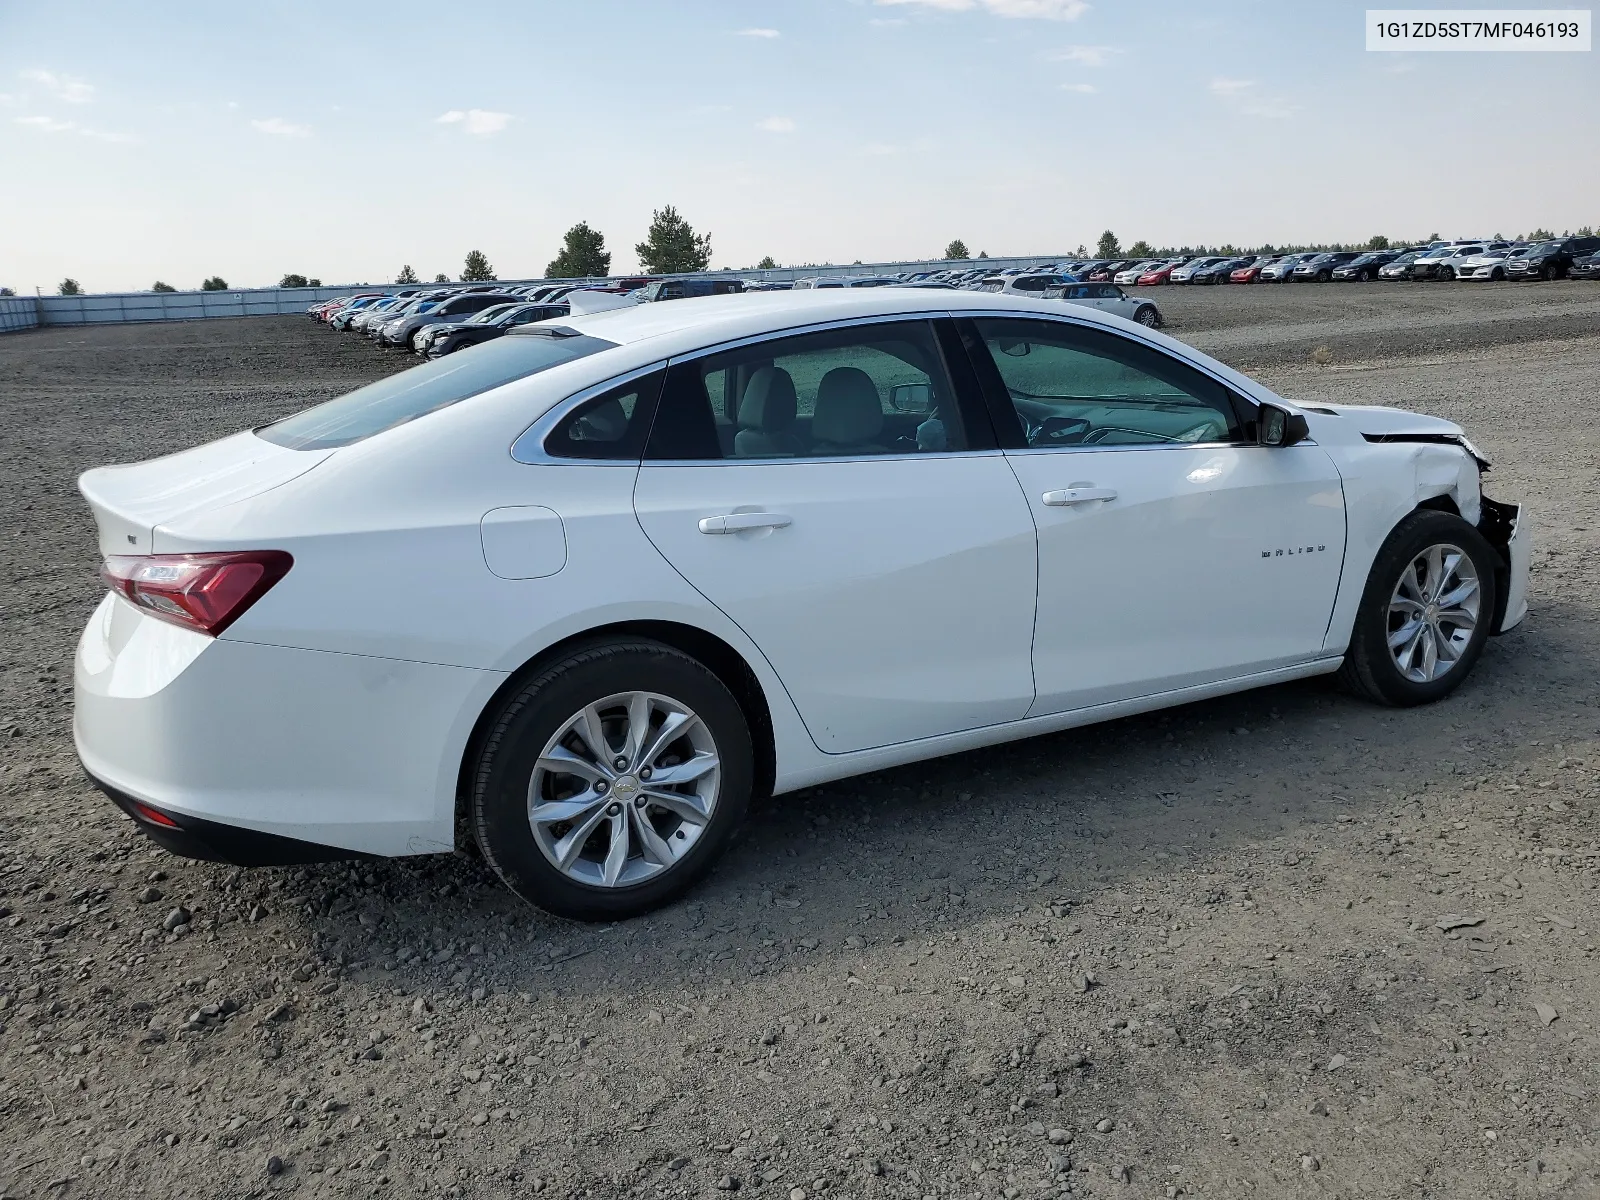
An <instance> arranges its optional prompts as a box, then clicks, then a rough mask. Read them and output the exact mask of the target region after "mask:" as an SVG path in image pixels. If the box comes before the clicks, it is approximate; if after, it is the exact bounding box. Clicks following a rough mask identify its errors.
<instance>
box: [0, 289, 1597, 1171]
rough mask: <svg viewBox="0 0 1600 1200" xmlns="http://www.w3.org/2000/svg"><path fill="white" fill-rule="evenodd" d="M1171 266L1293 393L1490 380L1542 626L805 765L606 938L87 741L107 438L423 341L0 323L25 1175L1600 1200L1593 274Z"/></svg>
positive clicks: (192, 417) (299, 331) (295, 403)
mask: <svg viewBox="0 0 1600 1200" xmlns="http://www.w3.org/2000/svg"><path fill="white" fill-rule="evenodd" d="M1159 299H1160V301H1161V302H1162V304H1163V305H1164V306H1165V307H1166V309H1167V311H1168V314H1169V317H1170V319H1171V330H1170V331H1171V332H1172V333H1173V334H1174V335H1175V336H1180V337H1185V338H1189V339H1192V340H1193V341H1194V342H1195V343H1196V344H1197V345H1200V346H1202V347H1204V348H1206V349H1208V350H1211V351H1213V352H1215V353H1218V354H1219V355H1220V356H1221V357H1223V358H1224V359H1227V360H1228V361H1230V362H1232V363H1235V364H1236V365H1239V366H1243V367H1249V368H1256V369H1259V371H1260V373H1261V375H1262V377H1263V378H1264V379H1266V380H1267V381H1268V382H1269V383H1270V384H1272V385H1273V386H1274V387H1276V388H1278V389H1279V390H1281V391H1283V392H1284V393H1285V394H1287V395H1289V396H1293V397H1297V398H1302V399H1316V400H1322V401H1333V402H1355V403H1367V402H1390V403H1396V404H1400V405H1403V406H1407V407H1414V408H1418V409H1421V410H1424V411H1428V412H1435V413H1438V414H1440V415H1442V416H1446V417H1450V418H1453V419H1457V420H1460V421H1462V422H1464V423H1465V424H1466V425H1467V426H1468V427H1469V428H1470V430H1471V431H1472V434H1473V436H1474V438H1475V439H1476V440H1478V441H1479V442H1480V444H1481V445H1482V446H1483V448H1484V449H1485V450H1486V452H1487V453H1488V454H1489V456H1490V457H1491V458H1493V459H1494V460H1495V463H1496V465H1495V470H1494V473H1493V474H1492V476H1491V477H1490V480H1489V483H1490V485H1491V487H1490V491H1491V493H1492V494H1495V495H1498V496H1500V497H1503V498H1508V499H1521V500H1524V501H1526V502H1528V503H1529V504H1530V505H1531V507H1532V511H1533V513H1534V514H1535V516H1534V519H1535V521H1536V526H1535V528H1536V530H1537V537H1538V550H1537V552H1536V555H1535V566H1534V572H1535V575H1534V588H1533V595H1532V598H1531V599H1532V604H1533V611H1532V615H1531V616H1530V617H1529V618H1528V620H1527V622H1526V623H1525V625H1524V626H1523V628H1522V629H1520V630H1519V631H1517V632H1515V633H1513V634H1511V635H1509V636H1507V637H1504V638H1500V639H1498V640H1496V641H1495V642H1494V643H1492V644H1491V646H1490V648H1489V650H1488V653H1487V654H1486V655H1485V657H1484V659H1483V661H1482V663H1481V664H1480V666H1479V668H1478V670H1477V672H1476V674H1475V675H1474V676H1473V678H1472V679H1471V680H1470V681H1469V682H1468V684H1467V685H1466V686H1465V687H1464V688H1463V689H1462V690H1461V691H1460V692H1459V693H1457V694H1456V696H1455V697H1454V698H1452V699H1451V700H1449V701H1448V702H1446V703H1444V704H1441V705H1439V706H1436V707H1433V708H1429V709H1425V710H1418V711H1406V712H1394V711H1385V710H1380V709H1377V708H1373V707H1369V706H1367V705H1365V704H1362V703H1359V702H1356V701H1354V700H1351V699H1348V698H1345V697H1343V696H1341V695H1339V694H1337V693H1334V692H1332V691H1330V690H1329V689H1328V688H1327V687H1325V686H1323V685H1322V684H1320V683H1315V682H1313V683H1307V684H1303V685H1294V686H1287V687H1281V688H1276V689H1272V690H1268V691H1261V692H1256V693H1252V694H1249V695H1244V696H1239V697H1234V698H1231V699H1227V700H1221V701H1216V702H1212V703H1207V704H1202V705H1196V706H1193V707H1189V708H1184V709H1179V710H1173V711H1169V712H1167V713H1163V714H1157V715H1152V716H1148V717H1142V718H1137V719H1132V720H1125V721H1120V722H1117V723H1115V724H1111V725H1105V726H1100V727H1098V728H1093V729H1088V730H1081V731H1077V732H1073V733H1066V734H1061V735H1058V736H1053V737H1047V738H1041V739H1037V740H1034V741H1030V742H1025V743H1021V744H1018V745H1014V746H1010V747H1005V748H1000V749H997V750H991V751H984V752H981V753H974V754H968V755H963V756H960V757H956V758H950V759H945V760H941V761H938V762H934V763H928V764H924V765H921V766H917V767H910V768H905V769H902V770H898V771H893V772H889V773H886V774H881V775H876V776H872V777H870V778H866V779H861V780H856V781H852V782H847V783H842V784H837V785H832V786H828V787H823V788H817V789H813V790H811V791H808V792H805V793H802V794H799V795H795V796H787V797H781V798H779V799H778V800H776V801H774V802H772V803H771V804H769V805H767V806H765V807H764V808H763V809H762V810H761V811H759V812H757V813H756V814H755V815H754V816H753V817H752V819H751V821H750V823H749V826H748V830H747V833H746V835H745V837H744V838H743V840H742V841H741V842H740V844H739V845H738V846H737V847H736V848H735V850H734V852H733V853H732V854H731V856H730V858H729V860H728V861H727V862H726V864H725V866H723V867H722V868H721V869H719V871H718V872H717V873H716V874H715V875H714V876H713V877H712V878H711V880H710V881H709V883H708V884H707V885H706V886H705V887H703V888H702V889H701V890H700V891H698V892H697V893H696V894H695V895H694V896H693V897H692V898H691V899H690V901H689V902H687V903H684V904H682V905H679V906H677V907H675V908H673V909H671V910H670V911H666V912H663V913H660V914H657V915H655V916H653V917H650V918H648V919H644V920H639V921H634V922H631V923H628V924H624V925H619V926H611V927H586V926H575V925H569V924H564V923H561V922H558V921H555V920H552V919H549V918H546V917H544V916H542V915H541V914H539V913H537V912H534V911H531V910H529V909H527V908H524V907H521V906H520V905H518V904H516V903H513V902H511V901H510V900H509V899H508V898H507V897H506V895H505V894H504V893H503V892H502V891H501V890H500V889H499V888H498V887H497V886H496V885H495V884H494V883H493V882H492V880H491V879H490V878H488V876H487V875H486V874H485V872H484V871H483V870H481V869H480V868H479V867H478V866H477V865H476V864H475V862H474V861H473V860H471V859H469V858H466V857H457V858H454V859H444V860H426V861H410V862H392V863H378V864H371V865H362V866H359V867H355V868H351V867H350V866H328V867H317V868H308V869H284V870H259V871H250V872H242V871H238V870H233V869H229V868H226V867H219V866H214V865H208V864H203V863H194V862H188V861H184V860H179V859H174V858H172V857H170V856H167V855H165V854H163V853H161V852H159V851H157V850H155V849H154V848H153V847H152V846H151V845H150V844H149V843H147V842H146V841H145V840H143V839H142V838H140V837H139V836H137V835H135V834H134V833H133V832H132V830H131V827H130V825H129V824H128V822H127V821H125V820H124V819H123V818H122V817H121V816H120V815H119V814H117V813H116V812H115V810H114V809H113V808H112V807H111V806H110V804H109V803H107V802H106V801H104V800H103V799H102V798H100V797H99V796H98V794H97V793H95V792H94V791H92V790H91V789H90V788H89V787H88V786H87V785H86V784H85V782H84V780H83V778H82V776H81V775H80V773H79V771H78V768H77V766H76V762H75V760H74V757H73V752H72V744H71V740H70V732H69V721H70V688H71V655H72V646H73V642H74V640H75V638H76V635H77V632H78V630H79V628H80V627H81V625H82V623H83V621H84V619H85V618H86V616H87V614H88V612H89V611H90V608H91V607H92V605H93V604H94V603H95V601H96V598H97V596H98V594H99V591H100V589H99V587H98V585H97V583H96V580H95V578H94V566H95V551H94V541H93V537H92V532H91V523H90V520H89V517H88V514H87V512H86V511H85V510H84V508H83V506H82V504H81V502H80V501H79V499H78V497H77V495H76V493H75V492H74V490H73V478H74V476H75V474H76V473H77V472H78V471H79V470H81V469H83V468H85V467H87V466H90V465H94V464H99V463H103V462H107V461H113V460H127V459H136V458H142V457H147V456H150V455H154V454H157V453H160V452H163V451H166V450H169V449H173V448H178V447H182V446H186V445H189V444H192V443H195V442H198V441H200V440H202V439H204V438H208V437H211V436H215V435H220V434H223V433H227V432H231V431H232V430H234V429H237V428H240V427H244V426H247V425H250V424H256V423H259V422H261V421H263V420H265V419H268V418H270V417H273V416H276V415H279V414H282V413H284V412H287V411H289V410H291V409H294V408H296V407H299V406H301V405H303V404H305V403H307V402H310V401H314V400H319V399H322V398H325V397H327V396H330V395H333V394H336V393H337V392H338V391H340V390H342V389H345V388H348V387H349V386H351V385H353V384H356V383H358V382H360V381H363V380H366V379H368V378H371V377H373V376H374V375H375V374H378V373H381V372H383V371H386V370H390V369H393V368H394V367H395V366H397V365H399V360H397V359H392V358H383V357H381V356H380V355H379V352H377V351H375V350H372V349H371V348H369V347H368V346H367V345H365V344H359V345H358V344H355V343H354V342H353V341H352V340H351V339H349V338H344V337H339V336H337V335H334V334H331V333H328V332H327V331H325V330H323V329H321V328H318V327H314V326H312V325H311V324H310V323H309V322H307V321H304V320H298V319H291V318H283V319H276V318H273V319H266V318H259V319H255V320H250V321H241V322H227V321H216V322H207V323H196V324H186V325H169V326H157V327H144V328H106V329H93V330H72V329H54V330H44V331H40V332H35V333H24V334H13V335H7V336H6V337H5V338H4V339H0V406H3V408H0V412H3V418H4V422H5V429H6V436H5V437H4V439H3V440H0V488H3V489H4V492H3V496H4V507H3V511H4V514H5V519H6V525H7V526H8V528H6V529H5V530H4V533H5V536H4V538H3V539H0V626H3V632H4V637H3V642H0V746H3V747H4V755H3V761H0V804H3V813H4V817H5V820H4V822H3V824H0V1196H3V1197H31V1198H41V1200H42V1198H46V1197H56V1196H76V1195H82V1196H128V1195H136V1196H158V1197H163V1198H166V1197H175V1196H176V1197H189V1196H207V1197H210V1196H261V1195H268V1194H272V1193H281V1194H284V1195H295V1196H307V1197H310V1196H335V1195H341V1196H342V1195H349V1196H358V1195H359V1196H365V1195H389V1196H413V1195H429V1196H440V1195H451V1196H454V1195H464V1196H476V1197H499V1196H527V1195H533V1194H536V1193H537V1194H542V1195H546V1196H559V1197H569V1196H571V1197H580V1196H581V1197H595V1198H602V1197H612V1196H641V1197H657V1196H662V1197H679V1196H707V1197H710V1196H717V1195H722V1194H726V1193H727V1192H729V1191H735V1192H736V1193H737V1194H738V1195H751V1196H756V1197H779V1198H782V1197H795V1196H800V1195H801V1194H802V1193H803V1194H804V1196H806V1197H813V1198H814V1197H818V1196H824V1197H832V1198H839V1197H857V1198H861V1200H866V1198H873V1197H921V1196H936V1197H945V1196H986V1197H987V1196H1005V1197H1009V1198H1014V1197H1043V1196H1048V1195H1058V1196H1066V1195H1068V1194H1071V1195H1076V1196H1115V1197H1128V1198H1130V1200H1131V1198H1134V1197H1138V1198H1144V1197H1170V1196H1176V1195H1185V1196H1212V1197H1241V1196H1259V1197H1274V1198H1277V1197H1284V1196H1317V1197H1346V1198H1351V1197H1368V1196H1383V1197H1388V1196H1394V1197H1408V1198H1411V1197H1440V1198H1444V1197H1450V1198H1454V1197H1474V1198H1478V1197H1532V1196H1546V1195H1549V1196H1557V1195H1559V1196H1582V1195H1594V1194H1597V1193H1600V1153H1597V1149H1596V1138H1597V1136H1600V1099H1597V1095H1600V1039H1597V1027H1596V1023H1597V1021H1600V990H1597V988H1596V986H1595V971H1596V966H1597V963H1596V961H1595V947H1596V943H1597V940H1600V899H1597V896H1596V894H1595V888H1596V880H1597V877H1600V874H1597V873H1600V828H1597V821H1596V806H1597V801H1600V787H1597V778H1596V777H1597V773H1600V748H1597V737H1600V624H1597V622H1596V612H1597V608H1596V600H1597V595H1596V590H1597V584H1600V576H1597V573H1596V568H1595V564H1594V561H1593V547H1594V545H1595V542H1596V535H1595V529H1596V522H1597V518H1600V513H1597V510H1596V509H1597V505H1596V489H1595V480H1596V470H1597V467H1600V460H1597V442H1596V436H1595V432H1594V430H1595V421H1594V408H1595V390H1594V385H1595V380H1596V378H1600V287H1596V286H1593V285H1584V284H1552V285H1543V286H1537V285H1529V286H1514V285H1501V286H1493V287H1485V288H1475V287H1470V286H1469V285H1441V286H1436V287H1427V286H1421V287H1410V288H1407V287H1396V288H1388V287H1379V286H1372V287H1360V286H1350V287H1336V286H1335V287H1315V286H1312V285H1295V286H1291V287H1276V288H1274V287H1258V288H1250V289H1236V288H1221V289H1212V290H1204V291H1201V290H1190V291H1182V290H1179V289H1171V288H1167V289H1161V294H1160V296H1159ZM1318 345H1327V346H1328V347H1329V348H1330V349H1331V350H1332V351H1333V354H1334V357H1333V361H1332V365H1331V366H1328V367H1326V368H1325V369H1323V368H1318V367H1315V366H1311V365H1309V364H1308V362H1307V355H1308V353H1309V351H1310V350H1311V349H1312V348H1313V347H1315V346H1318ZM719 1189H721V1191H719Z"/></svg>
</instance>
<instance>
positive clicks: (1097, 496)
mask: <svg viewBox="0 0 1600 1200" xmlns="http://www.w3.org/2000/svg"><path fill="white" fill-rule="evenodd" d="M1039 498H1040V499H1041V500H1043V501H1044V502H1045V503H1046V504H1048V505H1049V506H1050V507H1051V508H1069V507H1071V506H1072V505H1074V504H1088V503H1090V502H1092V501H1095V500H1115V499H1116V498H1117V489H1116V488H1097V487H1079V488H1062V489H1061V490H1060V491H1055V492H1046V493H1045V494H1044V495H1043V496H1041V497H1039Z"/></svg>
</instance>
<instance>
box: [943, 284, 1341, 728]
mask: <svg viewBox="0 0 1600 1200" xmlns="http://www.w3.org/2000/svg"><path fill="white" fill-rule="evenodd" d="M961 324H962V330H963V332H964V335H965V340H966V342H967V344H968V347H969V350H970V351H971V352H972V354H973V357H974V360H975V366H976V367H977V369H978V371H979V374H980V378H982V379H983V380H984V382H985V389H986V392H987V394H988V395H989V397H990V400H991V405H992V409H993V412H994V418H995V421H996V425H997V428H998V429H999V431H1000V436H1001V439H1002V444H1003V445H1006V444H1009V448H1008V449H1007V450H1006V458H1007V461H1008V462H1009V463H1010V465H1011V467H1012V468H1013V470H1014V471H1015V472H1016V475H1017V479H1018V480H1019V481H1020V482H1021V484H1022V488H1023V491H1024V493H1025V494H1026V496H1027V499H1028V502H1029V505H1030V507H1031V509H1032V512H1033V517H1034V521H1035V524H1036V525H1037V528H1038V534H1039V600H1038V608H1037V613H1036V618H1035V621H1036V624H1035V629H1034V653H1033V668H1034V681H1035V687H1036V690H1037V692H1038V698H1037V700H1036V702H1035V705H1034V708H1033V709H1032V710H1031V713H1030V715H1039V714H1045V713H1051V712H1061V711H1066V710H1070V709H1077V708H1084V707H1088V706H1091V705H1096V704H1104V703H1109V702H1112V701H1117V700H1126V699H1131V698H1135V697H1140V696H1148V695H1153V694H1156V693H1160V692H1166V691H1171V690H1174V689H1178V688H1183V687H1189V686H1194V685H1200V684H1206V683H1212V682H1217V681H1220V680H1225V679H1232V678H1236V677H1240V676H1245V675H1249V674H1252V673H1255V672H1260V671H1266V670H1271V669H1273V668H1276V667H1282V666H1288V665H1291V664H1296V663H1301V662H1306V661H1309V660H1311V659H1314V658H1317V657H1320V656H1321V655H1322V647H1323V640H1324V636H1325V634H1326V632H1327V628H1328V621H1329V619H1330V617H1331V614H1332V610H1333V602H1334V598H1335V593H1336V591H1337V589H1338V583H1339V574H1340V569H1341V566H1342V560H1343V550H1344V532H1345V512H1344V495H1343V490H1342V488H1341V485H1340V480H1339V475H1338V472H1337V471H1336V470H1335V468H1334V466H1333V462H1332V460H1331V459H1330V458H1329V457H1328V455H1327V454H1326V453H1325V452H1324V451H1323V450H1322V449H1321V448H1320V447H1318V446H1316V445H1314V444H1310V443H1302V444H1300V445H1296V446H1292V447H1286V448H1267V447H1261V446H1257V445H1255V444H1253V442H1252V441H1251V440H1250V438H1253V432H1252V428H1251V425H1252V417H1253V411H1252V410H1251V409H1250V407H1249V405H1248V402H1247V401H1245V400H1244V399H1243V398H1242V397H1237V396H1235V395H1234V394H1233V393H1232V392H1231V391H1230V389H1229V388H1227V387H1226V386H1225V385H1224V384H1222V383H1221V382H1220V381H1218V380H1217V379H1215V378H1213V377H1212V376H1210V375H1209V374H1207V373H1206V372H1204V371H1201V370H1200V369H1198V368H1197V367H1195V366H1193V365H1191V364H1188V363H1185V362H1183V361H1181V360H1179V359H1177V358H1175V357H1174V356H1172V355H1170V354H1168V353H1166V352H1165V351H1163V350H1160V349H1158V348H1156V347H1154V346H1152V345H1150V344H1149V343H1146V342H1143V341H1138V340H1135V339H1133V338H1129V337H1125V336H1123V335H1121V334H1117V333H1112V332H1110V331H1109V330H1105V329H1101V328H1095V327H1090V326H1088V325H1087V324H1084V323H1077V322H1071V321H1068V320H1066V319H1060V320H1044V319H1031V318H1018V317H998V316H987V317H986V316H978V315H974V316H973V317H972V318H971V319H970V320H963V321H962V323H961Z"/></svg>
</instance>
